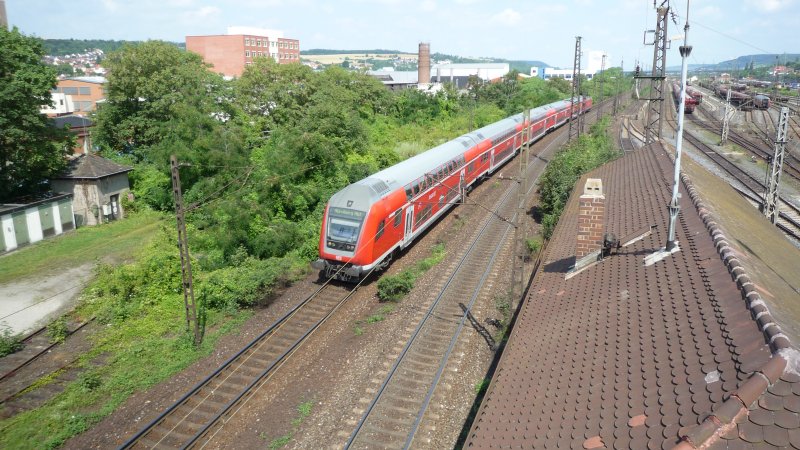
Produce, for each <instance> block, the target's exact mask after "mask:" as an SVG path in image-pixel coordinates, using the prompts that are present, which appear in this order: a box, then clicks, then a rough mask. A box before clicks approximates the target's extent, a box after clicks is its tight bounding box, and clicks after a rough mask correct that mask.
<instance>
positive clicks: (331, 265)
mask: <svg viewBox="0 0 800 450" xmlns="http://www.w3.org/2000/svg"><path fill="white" fill-rule="evenodd" d="M369 190H370V188H369V187H368V186H363V185H359V184H352V185H350V186H348V187H347V188H345V189H343V190H341V191H339V192H338V193H336V194H335V195H334V196H333V197H331V199H330V201H329V202H328V206H327V207H326V210H325V215H324V217H323V224H322V233H321V235H320V242H319V254H320V256H321V257H320V259H318V260H316V261H314V262H313V263H312V264H311V266H312V267H314V268H315V269H318V270H320V271H322V272H323V274H324V275H325V277H326V278H331V277H335V278H337V279H340V280H345V281H353V280H357V279H359V278H360V277H361V276H362V275H363V269H362V267H361V265H360V264H358V263H359V262H360V261H361V260H363V259H364V255H363V253H364V252H365V251H366V249H365V246H364V242H363V241H364V239H363V236H365V233H364V230H365V226H366V223H367V216H368V213H369V210H370V206H371V203H372V202H371V197H372V195H371V192H369Z"/></svg>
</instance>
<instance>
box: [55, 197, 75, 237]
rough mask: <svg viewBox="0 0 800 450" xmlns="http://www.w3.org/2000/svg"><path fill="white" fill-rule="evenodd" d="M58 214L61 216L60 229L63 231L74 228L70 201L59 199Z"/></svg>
mask: <svg viewBox="0 0 800 450" xmlns="http://www.w3.org/2000/svg"><path fill="white" fill-rule="evenodd" d="M58 214H59V215H60V216H61V229H62V230H64V231H67V230H71V229H73V228H75V222H74V220H73V218H72V201H71V200H61V201H60V202H58Z"/></svg>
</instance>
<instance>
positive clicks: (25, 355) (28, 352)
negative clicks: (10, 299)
mask: <svg viewBox="0 0 800 450" xmlns="http://www.w3.org/2000/svg"><path fill="white" fill-rule="evenodd" d="M93 320H94V318H92V319H89V320H87V321H86V322H82V323H79V324H78V325H77V326H76V327H75V328H73V329H72V330H70V331H69V332H68V333H67V336H70V335H72V334H75V333H77V332H78V331H80V330H81V329H82V328H83V327H85V326H86V325H88V324H89V323H90V322H92V321H93ZM22 344H23V346H24V347H23V349H22V350H20V351H19V352H17V353H12V354H10V355H8V356H6V357H4V358H3V362H4V364H3V366H2V368H0V372H1V373H2V375H0V382H3V381H6V380H7V379H9V378H11V377H13V376H14V375H15V374H16V373H17V372H18V371H19V370H20V369H22V368H23V367H25V366H27V365H28V364H31V363H32V362H34V361H36V360H37V359H39V357H41V356H42V355H44V354H46V353H47V352H48V351H50V350H51V349H52V348H53V347H55V346H56V345H58V344H59V343H58V342H50V337H49V336H48V335H47V327H42V328H39V329H38V330H36V331H34V332H33V333H31V334H30V335H28V337H26V338H25V339H23V340H22ZM6 400H7V399H6ZM2 402H5V400H2V401H0V403H2Z"/></svg>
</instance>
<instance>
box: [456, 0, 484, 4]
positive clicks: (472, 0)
mask: <svg viewBox="0 0 800 450" xmlns="http://www.w3.org/2000/svg"><path fill="white" fill-rule="evenodd" d="M479 1H480V0H455V3H456V4H457V5H474V4H475V3H478V2H479Z"/></svg>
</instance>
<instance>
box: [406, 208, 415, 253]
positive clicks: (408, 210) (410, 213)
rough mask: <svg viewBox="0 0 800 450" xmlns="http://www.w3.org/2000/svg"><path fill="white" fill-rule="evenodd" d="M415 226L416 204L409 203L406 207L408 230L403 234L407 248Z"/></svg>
mask: <svg viewBox="0 0 800 450" xmlns="http://www.w3.org/2000/svg"><path fill="white" fill-rule="evenodd" d="M413 228H414V205H408V208H406V230H405V234H404V235H403V247H404V248H405V246H406V245H408V243H409V242H411V235H412V234H413Z"/></svg>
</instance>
